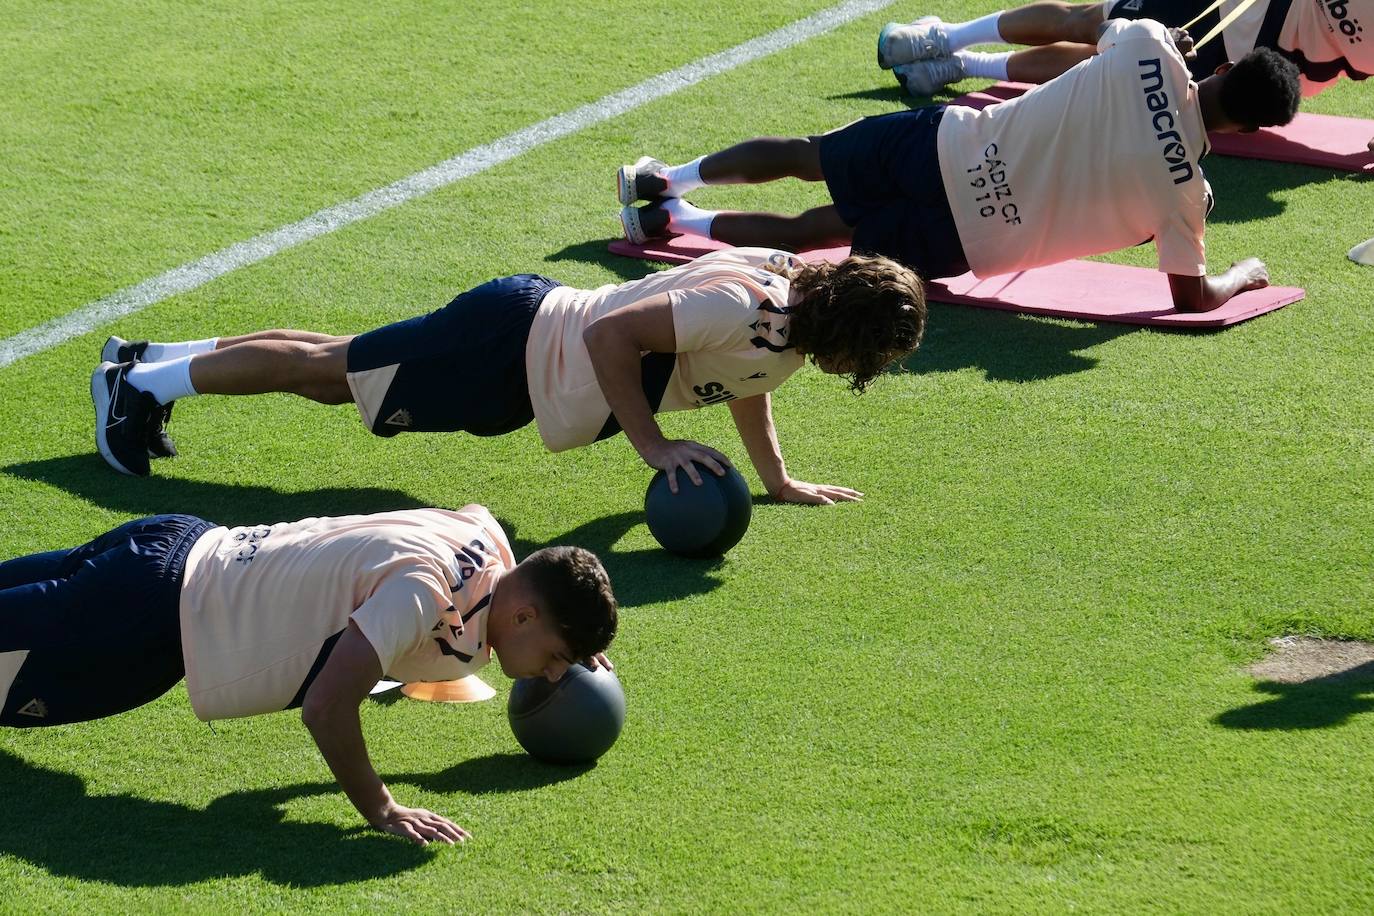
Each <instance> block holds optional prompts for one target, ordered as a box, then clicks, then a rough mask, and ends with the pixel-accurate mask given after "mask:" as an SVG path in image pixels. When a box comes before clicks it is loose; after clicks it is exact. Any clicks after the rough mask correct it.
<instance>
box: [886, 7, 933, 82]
mask: <svg viewBox="0 0 1374 916" xmlns="http://www.w3.org/2000/svg"><path fill="white" fill-rule="evenodd" d="M940 21H941V20H940V17H939V16H922V17H921V18H920V19H917V20H916V21H915V22H913V23H911V25H913V26H917V25H921V24H922V23H929V24H931V25H934V24H937V23H939V22H940ZM905 25H906V23H902V22H889V23H888V24H887V25H885V26H883V28H882V31H880V32H879V33H878V66H879V67H880V68H882V69H883V70H891V69H892V68H893V67H900V66H901V65H902V64H914V63H916V62H917V61H918V60H934V59H936V58H938V57H943V56H945V55H942V54H926V55H923V56H919V57H913V58H911V59H910V60H889V59H885V58H884V57H883V45H885V44H887V37H888V36H889V35H891V34H892V32H893V31H894V30H895V29H900V28H903V27H904V26H905Z"/></svg>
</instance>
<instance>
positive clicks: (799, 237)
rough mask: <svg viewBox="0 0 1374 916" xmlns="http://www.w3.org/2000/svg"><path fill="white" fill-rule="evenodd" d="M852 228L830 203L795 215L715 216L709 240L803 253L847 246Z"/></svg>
mask: <svg viewBox="0 0 1374 916" xmlns="http://www.w3.org/2000/svg"><path fill="white" fill-rule="evenodd" d="M853 236H854V230H853V228H852V227H850V226H848V225H846V224H845V222H844V220H842V219H840V214H839V211H837V210H836V209H835V206H834V205H833V204H829V205H827V206H824V207H815V208H813V209H811V210H807V211H806V212H805V213H801V214H798V215H797V216H782V215H780V214H776V213H735V212H729V211H727V212H723V213H718V214H716V217H715V219H714V220H712V222H711V237H712V238H715V239H719V240H721V241H722V242H729V243H730V244H731V245H736V246H750V245H758V246H763V247H770V248H777V247H782V248H790V249H791V250H793V251H805V250H807V249H811V248H827V247H831V246H836V245H848V244H849V241H850V239H851V238H853Z"/></svg>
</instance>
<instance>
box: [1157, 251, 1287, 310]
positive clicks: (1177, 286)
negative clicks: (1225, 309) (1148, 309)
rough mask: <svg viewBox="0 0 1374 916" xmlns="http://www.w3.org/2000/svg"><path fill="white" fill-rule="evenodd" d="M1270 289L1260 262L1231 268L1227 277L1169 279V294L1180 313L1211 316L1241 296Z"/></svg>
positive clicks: (1174, 276) (1240, 263)
mask: <svg viewBox="0 0 1374 916" xmlns="http://www.w3.org/2000/svg"><path fill="white" fill-rule="evenodd" d="M1268 285H1269V271H1268V269H1267V268H1266V267H1265V266H1264V262H1263V261H1261V260H1259V258H1246V259H1245V260H1243V261H1237V262H1236V263H1234V264H1232V265H1231V267H1230V269H1229V270H1227V271H1225V272H1224V273H1220V274H1216V275H1209V276H1203V277H1187V276H1179V275H1177V274H1170V275H1169V292H1170V294H1171V295H1172V297H1173V301H1174V308H1176V309H1178V310H1179V311H1180V312H1210V311H1212V310H1213V309H1216V308H1220V307H1221V306H1223V305H1225V304H1226V303H1227V302H1229V301H1230V300H1231V298H1232V297H1233V296H1235V295H1236V294H1238V293H1243V292H1245V291H1246V290H1251V289H1262V288H1264V287H1266V286H1268Z"/></svg>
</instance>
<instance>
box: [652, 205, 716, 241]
mask: <svg viewBox="0 0 1374 916" xmlns="http://www.w3.org/2000/svg"><path fill="white" fill-rule="evenodd" d="M663 209H664V210H667V211H668V228H669V229H670V230H671V231H673V232H685V233H687V234H688V235H699V236H703V237H705V238H708V239H709V238H710V237H711V220H713V219H715V218H716V211H715V210H703V209H701V208H700V207H694V206H692V205H691V204H689V203H687V201H685V200H679V199H678V198H676V197H671V198H669V199H668V200H665V201H664V202H663Z"/></svg>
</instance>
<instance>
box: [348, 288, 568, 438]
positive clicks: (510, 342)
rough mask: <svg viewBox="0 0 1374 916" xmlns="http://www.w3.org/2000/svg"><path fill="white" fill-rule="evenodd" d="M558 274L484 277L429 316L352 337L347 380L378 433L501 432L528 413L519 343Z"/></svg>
mask: <svg viewBox="0 0 1374 916" xmlns="http://www.w3.org/2000/svg"><path fill="white" fill-rule="evenodd" d="M558 285H559V283H558V281H556V280H550V279H549V278H548V277H541V276H538V275H537V274H519V275H517V276H514V277H503V278H501V279H499V280H492V281H490V282H488V283H483V284H482V285H481V286H478V287H476V288H474V289H470V290H468V291H467V292H465V293H463V294H461V295H459V296H458V298H456V299H454V300H453V301H452V302H450V303H449V304H448V305H446V306H444V307H443V308H441V309H439V310H438V311H435V312H430V313H429V314H428V315H421V316H419V317H418V318H410V319H408V320H406V321H398V322H396V323H395V324H389V325H387V326H386V327H383V328H378V329H377V330H375V331H369V332H368V333H366V334H361V335H359V336H358V337H355V338H354V339H353V342H352V343H351V344H349V347H348V381H349V387H350V388H351V389H352V391H353V397H354V400H355V401H356V402H357V404H358V411H359V413H361V414H362V416H363V421H364V422H365V423H367V424H368V426H369V428H370V429H371V430H372V431H373V432H374V433H376V434H377V435H379V436H394V435H396V434H397V433H402V432H446V433H447V432H458V431H460V430H461V431H465V432H469V433H472V434H473V435H477V436H500V435H503V434H504V433H508V432H511V431H513V430H517V429H519V428H520V427H522V426H524V425H525V424H527V423H529V422H530V421H531V420H533V419H534V408H533V407H531V406H530V390H529V383H528V380H527V379H526V376H525V342H526V341H527V340H528V339H529V336H530V325H531V324H532V323H533V322H534V315H535V313H536V312H537V311H539V303H541V302H543V301H544V296H545V295H547V294H548V292H549V290H551V289H553V288H554V287H556V286H558Z"/></svg>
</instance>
